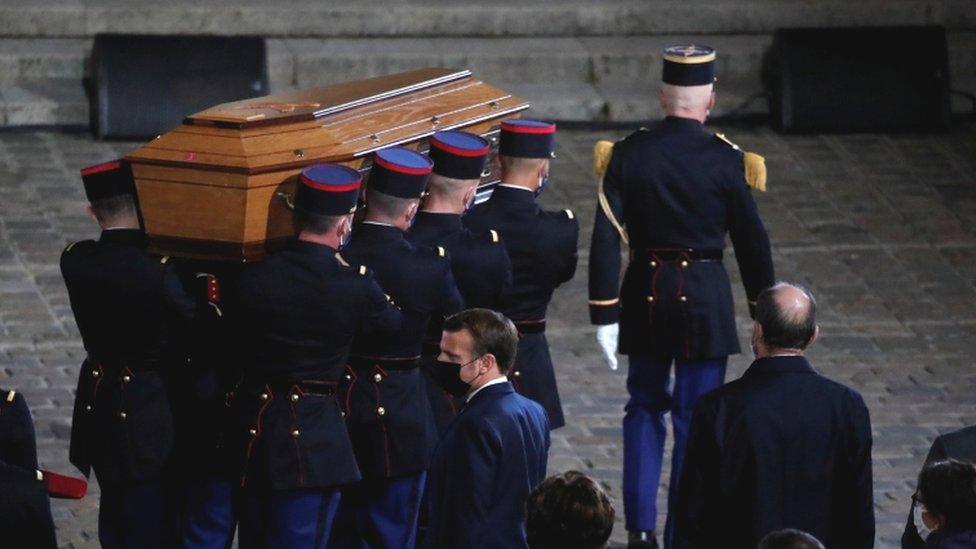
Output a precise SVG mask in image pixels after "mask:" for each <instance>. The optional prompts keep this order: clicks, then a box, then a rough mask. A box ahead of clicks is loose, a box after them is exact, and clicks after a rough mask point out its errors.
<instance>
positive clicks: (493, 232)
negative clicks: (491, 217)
mask: <svg viewBox="0 0 976 549" xmlns="http://www.w3.org/2000/svg"><path fill="white" fill-rule="evenodd" d="M488 234H490V235H491V241H492V242H495V243H497V242H498V241H499V240H501V237H499V236H498V231H496V230H495V229H488Z"/></svg>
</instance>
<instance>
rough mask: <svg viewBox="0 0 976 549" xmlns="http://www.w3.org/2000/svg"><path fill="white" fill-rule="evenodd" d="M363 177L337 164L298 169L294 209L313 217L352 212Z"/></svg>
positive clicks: (354, 209) (357, 199) (354, 208)
mask: <svg viewBox="0 0 976 549" xmlns="http://www.w3.org/2000/svg"><path fill="white" fill-rule="evenodd" d="M362 183H363V177H362V176H361V175H359V172H358V171H356V170H354V169H352V168H350V167H348V166H342V165H340V164H315V165H312V166H309V167H307V168H305V169H304V170H302V174H301V175H300V176H299V178H298V188H297V189H296V190H295V208H296V209H299V210H302V211H304V212H307V213H311V214H317V215H346V214H350V213H352V212H354V211H356V204H357V203H358V201H359V189H360V187H362Z"/></svg>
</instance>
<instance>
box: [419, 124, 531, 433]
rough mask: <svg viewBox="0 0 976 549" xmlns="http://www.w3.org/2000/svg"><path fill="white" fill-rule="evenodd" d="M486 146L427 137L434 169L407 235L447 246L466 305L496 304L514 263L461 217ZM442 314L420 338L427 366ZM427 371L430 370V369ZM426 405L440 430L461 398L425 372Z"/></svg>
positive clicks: (495, 235) (472, 139) (441, 135)
mask: <svg viewBox="0 0 976 549" xmlns="http://www.w3.org/2000/svg"><path fill="white" fill-rule="evenodd" d="M489 150H490V148H489V145H488V142H487V141H485V140H484V139H483V138H482V137H481V136H478V135H474V134H472V133H467V132H462V131H444V132H437V133H435V134H434V135H433V136H432V137H431V139H430V159H431V160H432V161H433V162H434V172H433V174H432V175H431V177H430V184H429V186H428V194H427V196H426V198H425V199H424V203H423V206H422V208H421V211H420V212H418V213H417V217H416V218H415V219H414V224H413V227H411V228H410V233H409V234H408V236H407V238H408V239H409V240H410V242H411V243H412V244H413V245H415V246H426V247H428V248H436V247H438V246H440V247H442V248H444V249H445V250H447V253H448V255H449V256H450V258H451V271H452V272H453V273H454V278H455V280H456V281H457V285H458V290H460V292H461V297H462V298H464V306H465V307H468V308H473V307H483V308H486V309H496V308H498V304H499V303H498V301H499V298H500V297H501V295H502V292H503V291H504V290H506V289H508V288H509V287H510V286H511V284H512V264H511V262H510V261H509V259H508V253H507V252H506V251H505V246H504V244H503V243H502V240H501V234H500V233H499V232H498V231H497V230H494V229H491V230H488V231H485V232H481V233H475V232H473V231H470V230H468V229H466V228H465V227H464V226H463V225H462V224H461V216H462V215H463V214H464V213H465V211H467V209H468V208H469V207H470V206H471V205H472V204H473V203H474V197H475V192H476V191H477V189H478V183H479V182H480V181H481V174H482V172H483V171H484V169H485V161H486V160H487V159H488V152H489ZM442 320H443V319H442V318H437V317H435V318H432V319H431V325H430V329H429V330H428V333H427V340H426V341H425V342H424V353H423V354H424V365H425V366H424V367H425V369H427V370H429V366H430V365H431V364H432V363H433V359H434V358H435V357H436V356H437V355H438V354H439V353H440V338H441V321H442ZM428 373H429V372H428ZM427 389H428V395H429V397H430V405H431V409H432V411H433V414H434V421H435V423H436V424H437V432H438V433H443V432H444V430H445V429H446V428H447V425H448V423H450V422H451V420H452V419H454V416H455V415H456V414H457V410H458V409H459V408H460V405H461V404H462V403H460V402H458V401H457V399H455V398H454V397H452V396H450V395H449V394H447V393H446V392H445V391H444V390H443V389H442V388H441V386H440V385H438V384H437V383H436V382H435V381H434V380H433V378H432V377H430V376H429V375H428V376H427Z"/></svg>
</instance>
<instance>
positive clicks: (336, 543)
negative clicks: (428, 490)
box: [329, 471, 427, 549]
mask: <svg viewBox="0 0 976 549" xmlns="http://www.w3.org/2000/svg"><path fill="white" fill-rule="evenodd" d="M426 482H427V472H426V471H424V472H421V473H417V474H414V475H408V476H405V477H398V478H390V479H372V480H362V481H360V482H357V483H356V484H353V485H351V486H348V487H347V488H345V489H344V490H343V492H342V504H341V505H340V506H339V514H338V516H337V517H336V528H335V532H334V534H333V536H332V541H331V542H330V544H329V548H330V549H401V548H402V549H413V547H415V546H416V543H417V516H418V514H419V513H420V501H421V499H422V497H423V493H424V485H425V484H426Z"/></svg>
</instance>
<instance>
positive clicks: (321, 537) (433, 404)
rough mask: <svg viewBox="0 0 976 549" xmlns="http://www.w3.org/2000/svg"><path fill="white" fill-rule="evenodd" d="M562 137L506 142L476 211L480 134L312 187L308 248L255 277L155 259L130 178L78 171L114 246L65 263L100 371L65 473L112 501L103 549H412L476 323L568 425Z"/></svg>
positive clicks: (536, 125) (72, 254)
mask: <svg viewBox="0 0 976 549" xmlns="http://www.w3.org/2000/svg"><path fill="white" fill-rule="evenodd" d="M555 130H556V128H555V125H554V124H552V123H549V122H543V121H537V120H525V119H516V120H506V121H504V122H503V123H502V124H501V136H500V156H499V162H500V170H501V172H500V173H501V183H500V184H499V185H498V186H497V187H496V188H495V190H494V192H493V195H492V197H491V198H490V199H489V200H488V201H487V202H485V203H483V204H480V205H478V206H476V207H473V208H472V206H473V203H474V200H475V195H476V189H477V186H478V183H479V181H480V179H481V177H482V173H483V171H484V169H485V165H486V162H487V161H488V157H489V152H490V147H489V144H488V143H487V141H485V140H484V139H483V138H482V137H480V136H477V135H474V134H470V133H465V132H460V131H445V132H438V133H436V134H434V135H433V136H432V138H431V139H430V154H429V158H428V157H427V156H424V155H422V154H419V153H418V152H416V151H413V150H410V149H406V148H402V147H391V148H387V149H382V150H379V151H377V152H376V153H374V155H373V158H372V168H371V171H370V174H369V180H368V181H367V182H366V184H365V185H364V184H363V181H362V180H361V176H360V174H359V172H358V171H356V170H354V169H351V168H348V167H345V166H341V165H334V164H320V165H314V166H311V167H309V168H306V169H305V170H303V171H302V173H301V176H300V178H299V182H298V184H297V187H296V192H295V196H294V222H295V228H296V233H297V235H298V236H297V238H296V239H295V240H294V241H293V242H292V243H291V244H290V245H289V246H288V247H287V248H286V249H284V250H282V251H280V252H277V253H274V254H272V255H271V256H270V257H269V258H268V259H267V260H265V261H263V262H260V263H257V264H254V265H249V266H246V267H242V266H239V265H230V264H220V263H216V262H203V261H193V260H171V259H169V258H166V257H158V256H155V255H152V254H151V253H149V252H148V251H147V250H146V245H147V240H146V237H145V235H144V233H143V232H142V231H141V230H140V222H139V215H138V210H137V207H136V202H135V198H134V188H133V181H132V174H131V171H130V169H129V167H128V165H127V164H126V163H125V162H119V161H115V162H109V163H105V164H99V165H96V166H92V167H89V168H86V169H84V170H82V179H83V180H84V185H85V191H86V194H87V197H88V200H89V203H90V206H89V209H90V212H91V214H92V215H93V217H94V218H95V219H96V220H97V221H98V223H99V225H100V226H101V228H102V233H101V236H100V237H99V239H98V240H97V241H83V242H78V243H75V244H72V245H70V246H68V247H67V248H66V249H65V251H64V252H63V254H62V258H61V270H62V274H63V276H64V280H65V284H66V285H67V288H68V293H69V296H70V300H71V307H72V310H73V311H74V314H75V318H76V321H77V324H78V327H79V330H80V332H81V336H82V339H83V341H84V345H85V349H86V351H87V359H86V360H85V362H84V364H83V365H82V369H81V374H80V377H79V383H78V389H77V394H76V402H75V409H74V418H73V421H74V423H73V428H72V436H71V452H70V453H71V455H70V458H71V461H72V463H74V464H75V465H76V466H78V467H79V468H80V469H81V470H82V471H83V472H85V474H86V475H87V474H88V473H89V471H90V470H94V472H95V475H96V477H97V478H98V481H99V484H100V486H101V491H102V495H101V506H100V510H99V538H100V541H101V542H102V545H103V546H104V547H137V546H138V547H171V546H181V545H182V546H186V547H229V546H230V544H231V543H232V540H233V536H234V530H235V526H236V525H239V536H240V546H241V547H242V548H248V547H325V546H326V545H328V546H329V547H390V548H400V547H413V546H414V545H416V544H418V542H419V541H418V539H417V537H418V535H420V536H424V535H425V530H424V528H423V526H424V525H423V524H422V523H423V522H424V520H423V518H422V517H424V516H425V513H424V512H422V510H421V507H422V497H423V493H424V486H425V483H426V471H427V468H428V466H429V461H430V457H431V453H432V451H433V449H434V446H435V445H436V443H437V440H438V436H439V434H440V433H441V432H443V431H444V429H445V428H446V427H447V425H448V424H449V423H450V422H451V420H452V418H453V417H454V415H455V414H456V413H457V411H458V410H459V409H460V408H461V407H462V406H463V401H462V400H460V397H463V396H464V395H465V394H466V393H467V391H468V384H469V383H471V382H472V381H474V380H467V379H464V378H462V377H459V375H458V372H457V371H453V372H452V371H450V370H449V369H445V368H440V367H438V363H437V361H436V358H437V355H438V353H439V349H438V341H439V339H440V333H441V330H440V326H441V323H442V322H443V321H444V319H445V318H446V317H447V316H449V315H451V314H453V313H456V312H458V311H460V310H461V309H463V308H466V307H484V308H491V309H495V310H498V311H500V312H502V313H504V314H505V315H506V316H508V317H509V318H510V319H512V320H513V321H514V323H515V325H516V327H517V328H518V331H519V334H520V342H519V349H518V355H517V358H516V365H515V367H514V369H513V372H512V374H511V375H512V379H513V382H514V384H515V386H516V388H517V389H518V390H519V391H520V392H522V393H523V394H525V395H526V396H528V397H530V398H532V399H534V400H536V401H538V402H540V403H541V404H543V406H544V408H545V409H546V412H547V414H548V415H549V423H550V425H551V427H552V428H556V427H559V426H561V425H563V423H564V420H563V416H562V410H561V406H560V402H559V396H558V392H557V389H556V383H555V376H554V372H553V366H552V362H551V359H550V357H549V349H548V343H547V342H546V338H545V326H546V321H545V318H546V308H547V306H548V304H549V301H550V299H551V297H552V294H553V290H554V289H555V288H556V287H557V286H558V285H560V284H562V283H563V282H565V281H567V280H569V279H570V278H572V276H573V274H574V272H575V270H576V262H577V256H576V249H577V239H578V232H579V227H578V223H577V220H576V219H575V217H574V215H573V213H572V212H571V211H569V210H565V211H562V212H548V211H545V210H543V209H541V208H540V207H539V206H538V205H537V203H536V197H537V196H538V194H539V193H540V192H541V191H542V189H543V188H545V186H546V184H547V182H548V176H549V162H550V158H551V157H552V156H553V152H554V145H555ZM363 187H365V195H364V198H365V215H364V216H363V217H362V219H361V220H359V221H355V220H354V214H355V213H356V210H357V206H358V204H359V202H360V200H361V199H362V198H363V196H362V194H363V193H362V188H363ZM469 208H470V211H469ZM505 481H506V480H505V479H498V480H497V482H502V483H504V482H505ZM428 504H429V506H430V507H432V508H434V507H436V506H437V505H438V502H436V501H431V502H428ZM511 505H512V506H513V508H514V507H518V508H519V509H520V508H521V505H522V502H520V501H519V502H512V503H511ZM424 507H426V506H424ZM515 512H518V513H520V512H521V511H520V510H516V511H515ZM438 516H444V514H443V513H440V514H439V515H438ZM418 522H419V523H421V524H419V525H418ZM430 537H431V538H432V537H433V536H430Z"/></svg>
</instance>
